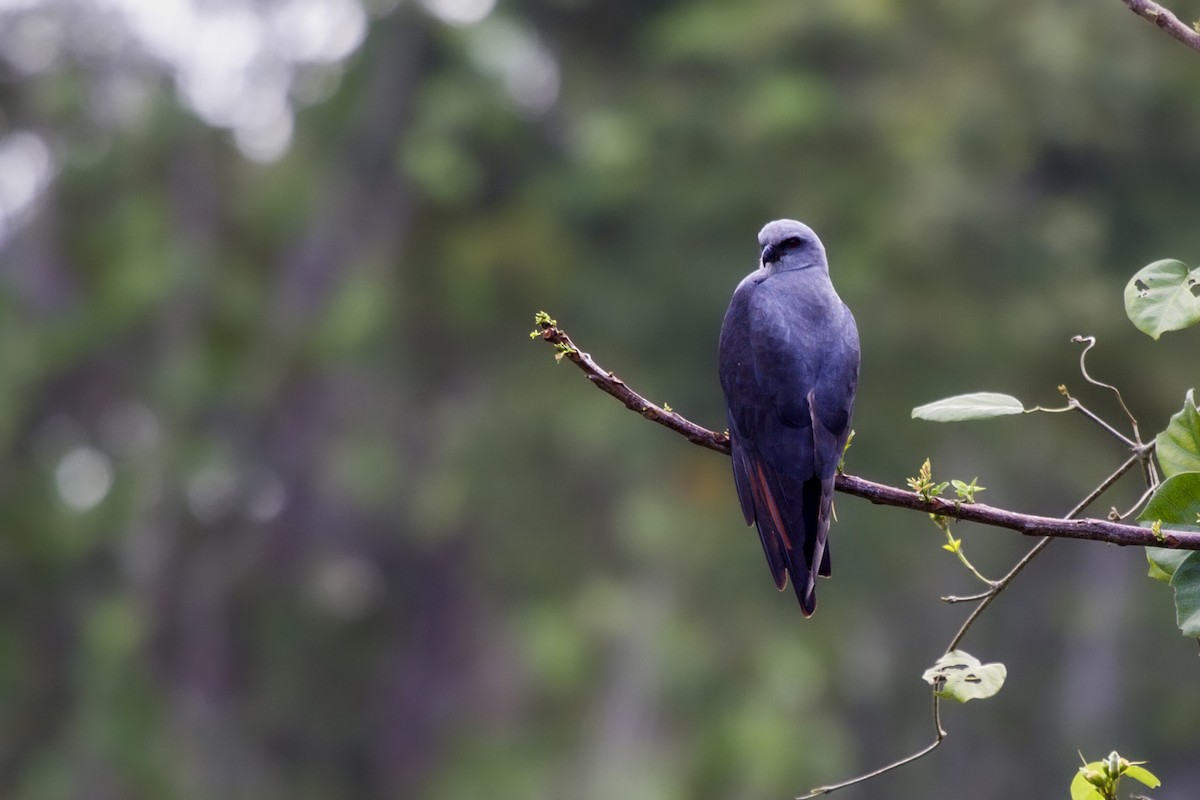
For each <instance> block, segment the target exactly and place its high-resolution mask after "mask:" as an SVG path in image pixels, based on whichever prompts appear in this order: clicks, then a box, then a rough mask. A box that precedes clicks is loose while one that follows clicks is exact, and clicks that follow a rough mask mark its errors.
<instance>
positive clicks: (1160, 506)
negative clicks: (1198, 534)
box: [1138, 472, 1200, 530]
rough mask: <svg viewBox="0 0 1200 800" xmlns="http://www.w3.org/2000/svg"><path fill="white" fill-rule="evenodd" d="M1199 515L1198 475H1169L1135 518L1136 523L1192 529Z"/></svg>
mask: <svg viewBox="0 0 1200 800" xmlns="http://www.w3.org/2000/svg"><path fill="white" fill-rule="evenodd" d="M1197 514H1200V472H1181V473H1179V474H1178V475H1172V476H1171V477H1169V478H1167V479H1166V480H1165V481H1163V482H1162V483H1161V484H1159V486H1158V489H1156V490H1155V492H1154V496H1153V497H1151V498H1150V502H1149V503H1147V504H1146V507H1145V508H1144V509H1143V510H1142V513H1141V514H1138V522H1143V523H1152V522H1154V521H1155V520H1161V521H1162V522H1163V524H1165V525H1166V526H1167V527H1169V528H1182V529H1184V530H1186V529H1188V528H1195V527H1196V525H1195V523H1196V515H1197Z"/></svg>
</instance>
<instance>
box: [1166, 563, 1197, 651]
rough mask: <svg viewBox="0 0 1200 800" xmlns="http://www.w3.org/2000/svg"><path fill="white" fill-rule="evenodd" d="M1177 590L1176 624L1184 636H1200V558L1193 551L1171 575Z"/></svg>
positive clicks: (1174, 587)
mask: <svg viewBox="0 0 1200 800" xmlns="http://www.w3.org/2000/svg"><path fill="white" fill-rule="evenodd" d="M1171 588H1172V589H1174V590H1175V624H1176V625H1178V626H1179V630H1181V631H1182V632H1183V635H1184V636H1192V637H1196V636H1200V558H1197V557H1196V554H1195V553H1192V554H1191V555H1190V556H1189V557H1188V558H1185V559H1184V560H1183V562H1182V563H1181V564H1180V565H1179V568H1178V569H1176V570H1175V574H1174V575H1172V576H1171Z"/></svg>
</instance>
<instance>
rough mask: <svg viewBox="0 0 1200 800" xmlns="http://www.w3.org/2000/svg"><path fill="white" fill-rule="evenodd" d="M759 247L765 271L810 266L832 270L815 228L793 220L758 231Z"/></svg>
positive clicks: (786, 220)
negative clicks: (814, 231) (814, 230)
mask: <svg viewBox="0 0 1200 800" xmlns="http://www.w3.org/2000/svg"><path fill="white" fill-rule="evenodd" d="M758 246H759V247H760V248H762V266H763V268H764V269H773V270H775V271H779V272H782V271H784V270H792V269H807V268H808V267H819V268H821V269H828V268H829V267H828V265H827V263H826V261H825V246H824V245H822V244H821V240H820V239H818V238H817V235H816V234H815V233H813V229H812V228H810V227H808V226H807V225H805V224H804V223H803V222H797V221H796V220H794V219H777V220H775V221H774V222H768V223H767V224H766V225H764V226H763V229H762V230H761V231H759V232H758Z"/></svg>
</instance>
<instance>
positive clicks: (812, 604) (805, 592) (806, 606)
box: [792, 576, 817, 618]
mask: <svg viewBox="0 0 1200 800" xmlns="http://www.w3.org/2000/svg"><path fill="white" fill-rule="evenodd" d="M792 584H793V585H794V586H795V587H796V600H797V601H799V603H800V612H801V613H802V614H804V616H805V618H808V617H811V616H812V615H813V612H814V611H816V610H817V587H816V586H815V585H814V584H813V582H812V580H811V579H809V580H806V581H804V584H806V585H801V582H800V581H798V580H796V579H795V576H792Z"/></svg>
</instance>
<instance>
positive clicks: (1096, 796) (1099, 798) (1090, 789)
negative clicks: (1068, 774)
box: [1071, 761, 1104, 800]
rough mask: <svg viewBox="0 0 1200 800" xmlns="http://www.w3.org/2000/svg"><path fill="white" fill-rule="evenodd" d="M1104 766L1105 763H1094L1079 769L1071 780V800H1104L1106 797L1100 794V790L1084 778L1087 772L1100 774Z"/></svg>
mask: <svg viewBox="0 0 1200 800" xmlns="http://www.w3.org/2000/svg"><path fill="white" fill-rule="evenodd" d="M1103 766H1104V762H1102V761H1093V762H1092V763H1090V764H1088V765H1086V766H1083V767H1080V768H1079V771H1078V772H1076V773H1075V777H1074V778H1073V779H1072V780H1071V800H1104V795H1102V794H1100V790H1099V789H1097V788H1096V787H1095V786H1093V785H1092V784H1091V783H1090V782H1089V781H1088V779H1087V778H1086V777H1084V775H1085V773H1086V772H1087V771H1089V770H1090V771H1092V772H1098V771H1100V769H1101V768H1102V767H1103Z"/></svg>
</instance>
